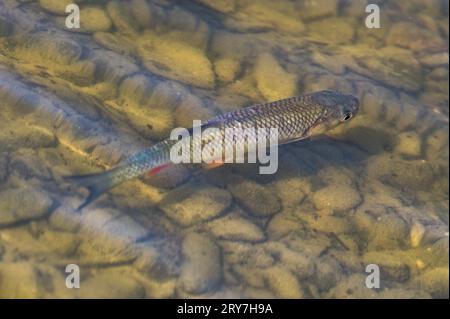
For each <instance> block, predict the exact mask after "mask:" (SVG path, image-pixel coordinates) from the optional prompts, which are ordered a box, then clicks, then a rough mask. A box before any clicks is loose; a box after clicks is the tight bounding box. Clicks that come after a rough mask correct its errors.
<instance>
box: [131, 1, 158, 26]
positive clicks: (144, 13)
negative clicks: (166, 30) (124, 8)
mask: <svg viewBox="0 0 450 319" xmlns="http://www.w3.org/2000/svg"><path fill="white" fill-rule="evenodd" d="M129 6H130V12H131V15H132V16H133V18H134V19H135V20H136V22H137V23H138V25H139V27H141V28H142V29H150V28H151V27H152V26H153V23H154V22H155V21H154V16H153V12H152V8H153V7H152V6H151V5H150V4H149V3H148V1H145V0H131V1H130V5H129Z"/></svg>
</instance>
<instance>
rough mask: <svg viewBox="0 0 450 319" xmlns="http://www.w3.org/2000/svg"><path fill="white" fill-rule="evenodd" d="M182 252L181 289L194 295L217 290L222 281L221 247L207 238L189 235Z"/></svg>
mask: <svg viewBox="0 0 450 319" xmlns="http://www.w3.org/2000/svg"><path fill="white" fill-rule="evenodd" d="M182 251H183V264H182V266H181V274H180V277H179V285H180V288H181V289H182V290H184V291H186V292H189V293H193V294H201V293H205V292H208V291H211V290H214V289H216V288H217V286H218V285H219V283H220V280H221V279H222V267H221V264H220V255H221V254H220V249H219V247H217V245H216V244H215V243H214V242H213V241H211V239H210V238H208V237H207V236H204V235H201V234H195V233H189V234H187V235H186V236H185V237H184V240H183V248H182Z"/></svg>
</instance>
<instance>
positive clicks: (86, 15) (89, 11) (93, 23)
mask: <svg viewBox="0 0 450 319" xmlns="http://www.w3.org/2000/svg"><path fill="white" fill-rule="evenodd" d="M80 17H81V19H80V27H81V28H80V30H81V31H85V32H97V31H108V30H109V29H110V28H111V26H112V23H111V20H110V19H109V16H108V14H107V13H106V12H105V11H104V10H103V9H102V8H101V7H86V8H81V10H80Z"/></svg>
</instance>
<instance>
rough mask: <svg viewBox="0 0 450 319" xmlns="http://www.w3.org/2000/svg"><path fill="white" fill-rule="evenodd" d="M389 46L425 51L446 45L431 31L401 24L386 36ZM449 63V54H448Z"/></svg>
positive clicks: (408, 23) (412, 24)
mask: <svg viewBox="0 0 450 319" xmlns="http://www.w3.org/2000/svg"><path fill="white" fill-rule="evenodd" d="M386 44H387V45H397V46H400V47H404V48H408V49H410V50H412V51H424V50H427V49H431V48H435V47H440V46H442V45H444V42H443V41H442V39H441V38H440V37H439V36H438V35H436V34H435V33H433V32H432V31H430V30H427V29H425V28H422V27H419V26H418V25H416V24H414V23H411V22H399V23H396V24H395V25H393V26H392V27H391V29H390V30H389V32H388V34H387V36H386ZM447 61H448V53H447Z"/></svg>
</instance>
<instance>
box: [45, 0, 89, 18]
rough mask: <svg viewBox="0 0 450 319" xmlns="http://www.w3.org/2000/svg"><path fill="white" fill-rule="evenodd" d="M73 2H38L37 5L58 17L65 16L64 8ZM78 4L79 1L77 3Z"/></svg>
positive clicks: (71, 0) (64, 0)
mask: <svg viewBox="0 0 450 319" xmlns="http://www.w3.org/2000/svg"><path fill="white" fill-rule="evenodd" d="M74 2H77V1H74V0H39V4H40V6H41V7H42V8H44V9H45V10H47V11H49V12H51V13H55V14H59V15H65V14H66V7H67V6H68V5H69V4H72V3H74ZM78 2H80V1H78Z"/></svg>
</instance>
